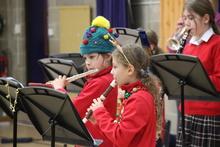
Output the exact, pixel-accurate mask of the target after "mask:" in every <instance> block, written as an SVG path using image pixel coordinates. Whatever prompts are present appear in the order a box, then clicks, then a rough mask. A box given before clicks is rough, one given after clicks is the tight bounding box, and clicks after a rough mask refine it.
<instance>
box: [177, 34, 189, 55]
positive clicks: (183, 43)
mask: <svg viewBox="0 0 220 147" xmlns="http://www.w3.org/2000/svg"><path fill="white" fill-rule="evenodd" d="M189 33H190V30H186V31H185V32H184V33H183V36H182V38H181V39H180V40H179V45H180V46H179V49H178V50H177V53H178V54H181V53H182V52H183V49H184V47H185V45H186V40H187V38H188V36H189Z"/></svg>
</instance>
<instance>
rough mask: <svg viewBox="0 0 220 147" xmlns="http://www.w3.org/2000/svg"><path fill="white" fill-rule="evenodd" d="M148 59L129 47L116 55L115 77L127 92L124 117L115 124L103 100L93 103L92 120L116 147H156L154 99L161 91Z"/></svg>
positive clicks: (143, 54)
mask: <svg viewBox="0 0 220 147" xmlns="http://www.w3.org/2000/svg"><path fill="white" fill-rule="evenodd" d="M148 64H149V56H147V54H146V52H145V51H144V49H142V48H141V47H138V46H136V45H128V46H124V47H123V48H122V51H119V50H115V51H114V52H113V69H112V74H113V77H114V79H115V80H116V83H117V84H118V86H119V87H120V88H121V89H122V90H124V91H125V93H124V98H123V101H122V106H121V111H120V112H121V113H120V114H119V115H118V118H117V119H116V120H115V119H113V118H112V117H111V115H110V114H109V112H108V111H107V110H106V108H105V107H104V106H103V102H102V101H101V100H100V98H97V99H95V100H94V101H93V104H92V106H91V107H90V108H89V109H92V110H93V116H92V117H91V118H90V119H89V120H90V121H91V122H93V123H94V124H95V125H97V128H99V129H100V130H101V131H102V132H103V134H104V135H105V136H106V137H107V138H108V139H109V140H111V141H112V142H113V145H114V147H134V146H135V147H155V144H156V111H155V101H156V100H155V97H158V89H157V87H156V83H155V81H154V80H153V78H152V76H153V75H152V74H150V73H149V72H148Z"/></svg>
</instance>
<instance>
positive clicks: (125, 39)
mask: <svg viewBox="0 0 220 147" xmlns="http://www.w3.org/2000/svg"><path fill="white" fill-rule="evenodd" d="M113 33H116V34H118V35H119V36H118V38H116V40H117V41H118V42H120V43H121V45H126V44H132V43H134V44H138V45H140V46H142V47H144V48H145V47H149V46H150V43H149V41H148V38H147V34H146V32H145V31H144V30H143V29H142V30H141V29H139V30H137V29H130V28H123V27H115V28H113Z"/></svg>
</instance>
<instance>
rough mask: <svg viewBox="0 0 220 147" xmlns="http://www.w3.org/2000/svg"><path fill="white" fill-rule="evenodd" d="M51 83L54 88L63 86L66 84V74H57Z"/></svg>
mask: <svg viewBox="0 0 220 147" xmlns="http://www.w3.org/2000/svg"><path fill="white" fill-rule="evenodd" d="M51 84H52V85H53V87H54V89H61V88H64V87H65V86H66V85H67V81H66V76H65V75H64V76H59V77H58V78H56V79H55V80H53V81H51Z"/></svg>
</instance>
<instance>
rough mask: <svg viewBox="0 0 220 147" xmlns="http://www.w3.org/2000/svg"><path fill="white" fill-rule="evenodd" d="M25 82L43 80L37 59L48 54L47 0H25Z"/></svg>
mask: <svg viewBox="0 0 220 147" xmlns="http://www.w3.org/2000/svg"><path fill="white" fill-rule="evenodd" d="M25 11H26V13H25V14H26V56H27V60H26V62H27V82H43V81H44V75H43V72H42V69H41V68H40V66H39V64H38V60H39V59H41V58H45V57H47V56H48V35H47V28H48V27H47V0H37V1H29V0H26V1H25Z"/></svg>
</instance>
